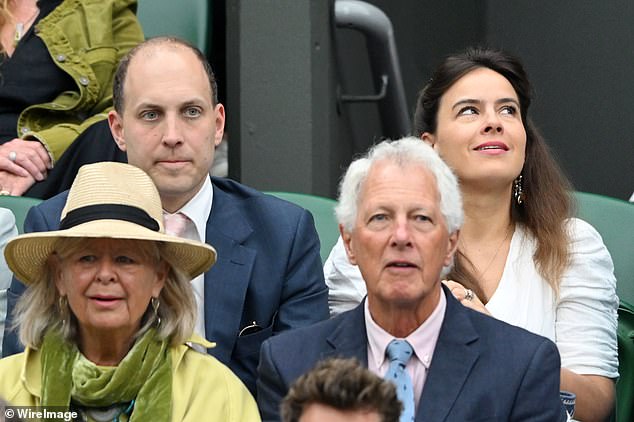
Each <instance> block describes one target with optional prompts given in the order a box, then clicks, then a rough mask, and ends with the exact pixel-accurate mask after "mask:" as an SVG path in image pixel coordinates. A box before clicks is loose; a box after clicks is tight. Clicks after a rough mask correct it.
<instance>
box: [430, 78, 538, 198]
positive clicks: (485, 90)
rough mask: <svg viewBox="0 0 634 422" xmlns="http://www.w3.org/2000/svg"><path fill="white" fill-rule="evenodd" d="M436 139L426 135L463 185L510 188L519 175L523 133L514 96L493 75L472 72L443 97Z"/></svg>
mask: <svg viewBox="0 0 634 422" xmlns="http://www.w3.org/2000/svg"><path fill="white" fill-rule="evenodd" d="M437 117H438V125H437V129H436V133H435V134H431V133H429V132H425V133H424V134H423V136H422V138H423V140H425V141H427V142H429V143H431V144H432V145H433V146H434V148H435V149H436V150H437V151H438V153H439V154H440V155H441V156H442V158H443V159H444V160H445V161H446V162H447V163H448V164H449V166H450V167H451V168H452V169H454V171H455V172H456V174H457V176H458V178H459V179H460V182H461V183H462V184H463V185H465V184H466V185H470V184H473V183H476V184H480V185H483V186H487V187H492V185H500V186H503V187H508V188H509V189H510V185H511V183H512V181H513V180H514V179H515V178H516V177H517V176H518V175H519V174H520V172H521V170H522V166H523V165H524V158H525V151H526V131H525V130H524V126H523V123H522V117H521V114H520V104H519V99H518V96H517V94H516V93H515V90H514V89H513V86H512V85H511V84H510V82H509V81H508V80H507V79H506V78H505V77H504V76H502V75H500V74H499V73H497V72H494V71H493V70H491V69H487V68H479V69H476V70H472V71H471V72H469V73H467V74H466V75H465V76H463V77H462V78H460V79H458V81H456V83H454V84H453V85H452V86H451V88H449V89H448V90H447V92H445V94H444V95H443V96H442V98H441V100H440V104H439V108H438V116H437Z"/></svg>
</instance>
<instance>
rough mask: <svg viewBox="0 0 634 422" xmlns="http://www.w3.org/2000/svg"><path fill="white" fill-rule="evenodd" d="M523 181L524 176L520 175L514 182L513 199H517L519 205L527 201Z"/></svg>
mask: <svg viewBox="0 0 634 422" xmlns="http://www.w3.org/2000/svg"><path fill="white" fill-rule="evenodd" d="M522 179H523V176H522V175H521V174H520V175H519V176H517V179H515V181H514V182H513V198H515V202H517V205H522V204H523V203H524V199H526V197H525V194H524V186H523V183H522Z"/></svg>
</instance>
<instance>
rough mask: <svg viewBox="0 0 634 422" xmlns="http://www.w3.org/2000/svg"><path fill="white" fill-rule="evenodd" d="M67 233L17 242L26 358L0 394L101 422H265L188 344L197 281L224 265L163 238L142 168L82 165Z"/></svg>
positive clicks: (205, 249)
mask: <svg viewBox="0 0 634 422" xmlns="http://www.w3.org/2000/svg"><path fill="white" fill-rule="evenodd" d="M61 218H62V220H61V222H60V230H58V231H53V232H41V233H30V234H25V235H22V236H18V237H17V238H15V239H13V240H12V241H10V242H9V244H8V245H7V248H6V250H5V257H6V259H7V263H8V265H9V268H11V270H12V271H13V272H14V274H15V275H16V276H17V277H18V278H19V279H20V280H22V281H23V282H24V283H25V284H27V286H28V288H27V291H26V292H25V294H24V295H23V296H22V297H21V299H20V301H19V302H18V305H17V307H16V318H15V321H16V325H17V327H18V328H19V335H20V340H21V341H22V342H23V343H24V344H25V345H26V346H27V347H26V350H25V352H24V353H21V354H18V355H14V356H10V357H8V358H5V359H2V360H0V396H3V397H5V398H6V399H7V401H8V402H10V403H12V404H13V405H18V406H45V407H51V406H55V407H56V410H59V409H60V407H58V406H61V407H62V408H67V409H69V410H75V411H81V412H82V413H83V415H84V416H86V418H85V420H95V421H106V420H107V421H125V420H130V421H169V420H171V421H200V420H219V421H251V420H259V415H258V411H257V407H256V405H255V402H254V400H253V398H252V397H251V395H250V394H249V392H248V390H247V389H246V388H245V387H244V385H243V384H242V383H241V382H240V380H239V379H238V378H237V377H236V376H234V375H233V373H231V371H230V370H229V369H228V368H227V367H225V366H224V365H223V364H221V363H220V362H218V361H217V360H216V359H215V358H213V357H211V356H208V355H206V354H202V353H199V352H197V351H195V350H193V349H192V348H191V347H190V346H188V344H191V343H200V344H202V345H203V346H204V347H213V344H211V343H208V342H206V341H205V340H202V339H200V338H196V337H192V332H193V326H194V321H195V309H196V306H195V302H194V295H193V291H192V288H191V286H190V284H189V280H191V279H192V278H193V277H195V276H196V275H198V274H200V273H202V272H204V271H206V270H207V269H208V268H209V267H211V265H212V264H213V263H214V262H215V260H216V252H215V250H214V249H213V248H212V247H211V246H208V245H206V244H203V243H199V242H195V241H190V240H186V239H180V238H177V237H172V236H168V235H166V234H164V228H163V222H162V219H163V217H162V208H161V201H160V198H159V195H158V192H157V190H156V188H155V187H154V184H153V183H152V180H151V179H150V178H149V177H148V176H147V175H146V174H145V173H144V172H143V171H141V170H139V169H138V168H136V167H133V166H130V165H127V164H121V163H98V164H92V165H87V166H84V167H82V168H81V170H80V171H79V173H78V176H77V178H76V180H75V182H74V183H73V186H72V188H71V190H70V193H69V195H68V200H67V203H66V207H65V209H64V211H63V212H62V217H61Z"/></svg>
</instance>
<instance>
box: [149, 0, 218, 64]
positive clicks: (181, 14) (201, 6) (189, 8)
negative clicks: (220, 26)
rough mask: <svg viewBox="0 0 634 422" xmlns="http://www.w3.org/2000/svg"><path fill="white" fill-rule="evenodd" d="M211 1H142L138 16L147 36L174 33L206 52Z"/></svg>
mask: <svg viewBox="0 0 634 422" xmlns="http://www.w3.org/2000/svg"><path fill="white" fill-rule="evenodd" d="M209 3H210V2H209V0H187V1H174V0H139V6H138V10H137V16H138V18H139V22H141V27H143V33H144V34H145V38H150V37H155V36H158V35H173V36H177V37H179V38H182V39H185V40H187V41H189V42H190V43H191V44H193V45H195V46H196V47H198V48H199V49H200V51H202V52H203V53H204V54H207V49H208V45H207V40H208V31H209V22H210V19H209V18H210V9H211V6H210V5H209Z"/></svg>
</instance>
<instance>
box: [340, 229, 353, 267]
mask: <svg viewBox="0 0 634 422" xmlns="http://www.w3.org/2000/svg"><path fill="white" fill-rule="evenodd" d="M339 233H340V234H341V239H342V240H343V246H344V248H346V255H348V261H350V263H351V264H352V265H357V259H356V257H355V256H354V252H353V250H352V234H351V233H349V232H347V231H346V230H345V229H344V228H343V225H342V224H339Z"/></svg>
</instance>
